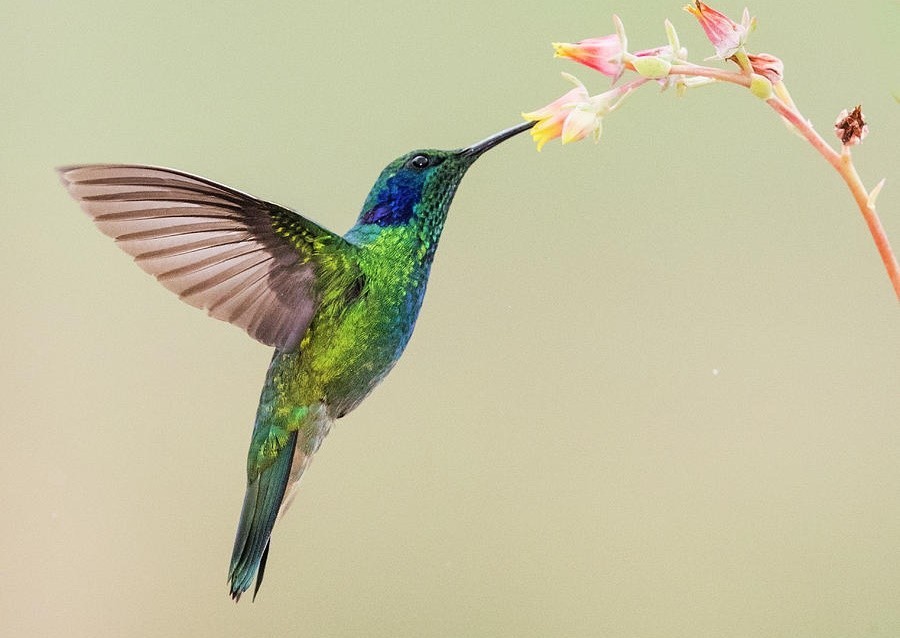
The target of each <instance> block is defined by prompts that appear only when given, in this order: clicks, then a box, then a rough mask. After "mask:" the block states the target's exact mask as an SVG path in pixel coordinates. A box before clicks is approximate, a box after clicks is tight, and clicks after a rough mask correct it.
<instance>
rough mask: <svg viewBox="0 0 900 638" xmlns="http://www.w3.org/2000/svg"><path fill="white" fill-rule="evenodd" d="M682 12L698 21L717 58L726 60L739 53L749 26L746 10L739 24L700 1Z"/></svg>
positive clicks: (748, 15) (748, 16)
mask: <svg viewBox="0 0 900 638" xmlns="http://www.w3.org/2000/svg"><path fill="white" fill-rule="evenodd" d="M684 10H685V11H687V12H689V13H691V14H693V15H694V17H695V18H697V20H699V21H700V26H701V27H703V31H705V32H706V37H707V38H709V41H710V42H712V44H713V46H714V47H716V56H715V57H717V58H721V59H723V60H727V59H728V58H730V57H731V56H733V55H734V54H735V53H737V52H738V51H740V50H741V49H742V48H743V46H744V43H745V42H746V41H747V36H748V35H749V33H750V26H751V20H750V13H749V11H747V9H744V14H743V16H742V18H741V23H740V24H738V23H737V22H735V21H734V20H732V19H731V18H729V17H728V16H726V15H725V14H723V13H719V12H718V11H716V10H715V9H713V8H712V7H710V6H709V5H707V4H705V3H703V2H700V0H697V1H696V2H695V3H694V4H693V5H690V4H689V5H687V6H686V7H684Z"/></svg>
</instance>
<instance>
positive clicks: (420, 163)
mask: <svg viewBox="0 0 900 638" xmlns="http://www.w3.org/2000/svg"><path fill="white" fill-rule="evenodd" d="M430 164H431V160H430V159H428V156H427V155H416V156H415V157H413V158H412V159H411V160H409V162H407V163H406V165H407V166H409V167H410V168H415V169H416V170H422V169H423V168H428V166H429V165H430Z"/></svg>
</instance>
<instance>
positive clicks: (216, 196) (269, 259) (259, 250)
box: [59, 164, 355, 350]
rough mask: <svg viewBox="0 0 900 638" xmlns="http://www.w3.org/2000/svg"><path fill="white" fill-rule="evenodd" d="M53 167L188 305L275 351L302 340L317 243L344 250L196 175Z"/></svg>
mask: <svg viewBox="0 0 900 638" xmlns="http://www.w3.org/2000/svg"><path fill="white" fill-rule="evenodd" d="M59 172H60V175H61V177H62V180H63V184H64V185H65V186H66V188H67V189H68V190H69V193H70V194H71V195H72V196H73V197H74V198H75V199H76V200H78V202H79V203H80V204H81V207H82V208H83V209H84V210H85V212H87V214H88V215H90V216H91V217H92V218H93V220H94V222H95V223H96V225H97V227H98V228H99V229H100V230H101V231H102V232H103V233H104V234H106V235H108V236H110V237H112V238H113V239H115V240H116V242H117V243H118V245H119V247H120V248H122V250H124V251H125V252H126V253H128V254H129V255H131V256H132V257H134V259H135V262H136V263H137V264H138V266H140V267H141V268H142V269H143V270H145V271H146V272H148V273H150V274H151V275H153V276H155V277H156V278H157V279H158V280H159V282H160V283H161V284H162V285H164V286H165V287H166V288H168V289H169V290H171V291H172V292H174V293H176V294H177V295H178V296H179V297H181V298H182V299H183V300H184V301H186V302H187V303H189V304H191V305H192V306H196V307H198V308H203V309H205V310H206V311H207V312H208V313H209V314H210V315H211V316H213V317H215V318H216V319H221V320H223V321H227V322H230V323H232V324H234V325H237V326H240V327H241V328H243V329H244V330H246V331H247V332H248V333H249V334H250V336H252V337H253V338H254V339H257V340H258V341H261V342H263V343H265V344H267V345H270V346H274V347H276V348H279V349H282V350H291V349H293V348H295V347H296V346H297V344H298V343H299V341H300V339H302V337H303V334H304V333H305V332H306V329H307V327H308V326H309V322H310V321H311V320H312V316H313V314H314V312H315V308H316V305H317V303H318V299H319V297H320V293H321V290H322V286H323V285H327V284H326V283H324V282H322V281H321V277H320V274H321V273H317V272H316V259H315V257H316V254H317V251H321V250H323V249H327V250H337V251H340V250H345V251H346V252H347V253H348V254H349V253H350V252H352V247H351V245H350V244H348V243H347V242H346V241H345V240H344V239H342V238H341V237H339V236H337V235H335V234H333V233H331V232H330V231H328V230H326V229H324V228H322V227H321V226H318V225H317V224H315V223H314V222H312V221H310V220H308V219H306V218H304V217H301V216H300V215H298V214H297V213H295V212H293V211H291V210H289V209H286V208H283V207H281V206H278V205H276V204H272V203H269V202H265V201H263V200H260V199H256V198H255V197H251V196H250V195H247V194H245V193H242V192H240V191H237V190H234V189H232V188H229V187H227V186H223V185H221V184H216V183H215V182H212V181H209V180H207V179H204V178H202V177H197V176H194V175H189V174H187V173H182V172H180V171H174V170H171V169H167V168H157V167H152V166H137V165H127V164H93V165H85V166H70V167H66V168H61V169H59ZM346 265H347V268H354V267H355V262H352V261H351V260H347V262H346ZM352 276H354V275H352V273H348V278H347V280H351V279H352ZM341 279H343V278H341Z"/></svg>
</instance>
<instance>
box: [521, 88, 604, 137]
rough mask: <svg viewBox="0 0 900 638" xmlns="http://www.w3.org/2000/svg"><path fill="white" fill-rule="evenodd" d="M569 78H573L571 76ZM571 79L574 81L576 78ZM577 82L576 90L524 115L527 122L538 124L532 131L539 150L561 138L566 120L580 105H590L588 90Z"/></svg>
mask: <svg viewBox="0 0 900 638" xmlns="http://www.w3.org/2000/svg"><path fill="white" fill-rule="evenodd" d="M569 77H570V78H571V76H569ZM571 79H573V80H574V78H571ZM575 82H576V83H577V86H576V87H575V88H574V89H572V90H571V91H569V92H568V93H566V94H565V95H563V96H562V97H560V98H557V99H555V100H553V101H552V102H551V103H550V104H548V105H547V106H545V107H543V108H540V109H538V110H536V111H531V112H529V113H522V117H524V118H525V119H526V120H530V121H532V122H537V124H535V125H534V127H533V128H532V129H531V137H532V139H534V141H535V142H536V143H537V148H538V150H541V148H543V146H544V144H546V143H547V142H549V141H550V140H554V139H556V138H557V137H561V136H562V134H563V128H564V126H565V123H566V119H567V118H568V117H569V116H570V115H572V113H573V111H574V110H575V108H576V107H577V106H578V105H582V104H586V103H588V100H589V95H588V92H587V89H586V88H584V85H583V84H581V83H580V82H578V81H577V80H575ZM582 137H584V136H582ZM574 139H575V138H574V137H573V138H572V139H571V140H569V141H574ZM579 139H580V138H579Z"/></svg>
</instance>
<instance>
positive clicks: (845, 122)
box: [834, 104, 869, 146]
mask: <svg viewBox="0 0 900 638" xmlns="http://www.w3.org/2000/svg"><path fill="white" fill-rule="evenodd" d="M834 134H835V135H837V136H838V139H839V140H841V144H843V145H844V146H853V145H854V144H859V143H860V142H862V141H863V140H864V139H865V137H866V135H868V134H869V125H868V124H866V120H865V116H864V115H863V112H862V105H861V104H857V105H856V108H854V109H853V110H852V111H849V112H848V111H847V109H844V110H843V111H841V112H840V114H839V115H838V118H837V120H836V121H835V123H834Z"/></svg>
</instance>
